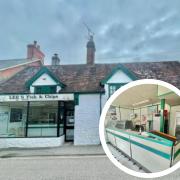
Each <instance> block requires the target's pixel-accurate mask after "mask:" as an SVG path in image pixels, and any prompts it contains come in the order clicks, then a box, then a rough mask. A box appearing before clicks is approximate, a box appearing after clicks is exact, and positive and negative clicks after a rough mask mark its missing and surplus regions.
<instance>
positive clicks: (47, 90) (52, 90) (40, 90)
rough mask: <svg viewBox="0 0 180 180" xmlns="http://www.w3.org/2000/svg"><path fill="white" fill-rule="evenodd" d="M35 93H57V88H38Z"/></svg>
mask: <svg viewBox="0 0 180 180" xmlns="http://www.w3.org/2000/svg"><path fill="white" fill-rule="evenodd" d="M35 93H37V94H52V93H56V86H36V87H35Z"/></svg>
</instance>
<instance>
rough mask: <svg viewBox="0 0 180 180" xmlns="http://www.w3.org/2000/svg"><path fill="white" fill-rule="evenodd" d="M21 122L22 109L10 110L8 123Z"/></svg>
mask: <svg viewBox="0 0 180 180" xmlns="http://www.w3.org/2000/svg"><path fill="white" fill-rule="evenodd" d="M21 120H22V109H17V108H12V109H11V117H10V122H20V121H21Z"/></svg>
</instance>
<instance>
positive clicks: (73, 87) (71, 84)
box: [0, 37, 180, 147]
mask: <svg viewBox="0 0 180 180" xmlns="http://www.w3.org/2000/svg"><path fill="white" fill-rule="evenodd" d="M179 77H180V63H179V62H178V61H169V62H141V63H114V64H96V63H95V44H94V41H93V38H92V37H91V38H90V40H89V41H88V43H87V58H86V63H85V64H73V65H62V64H61V62H60V58H59V57H58V55H57V54H55V55H54V56H53V58H52V65H47V66H45V65H44V66H30V67H26V68H25V69H23V70H21V71H20V72H18V73H17V74H15V75H14V76H13V77H11V78H9V79H8V80H7V81H5V82H3V83H1V84H0V137H1V138H0V147H14V146H16V147H44V146H58V145H62V144H63V143H64V142H65V141H73V142H74V144H75V145H85V144H99V143H100V139H99V117H100V114H101V110H102V108H103V106H104V104H105V102H106V101H107V99H108V98H109V96H110V95H112V94H113V93H114V92H115V91H116V90H117V89H118V88H119V87H121V86H123V85H124V84H126V83H129V82H131V81H134V80H136V79H144V78H155V79H160V80H164V81H167V82H169V83H171V84H173V85H175V86H176V87H178V88H179V87H180V80H179V79H180V78H179Z"/></svg>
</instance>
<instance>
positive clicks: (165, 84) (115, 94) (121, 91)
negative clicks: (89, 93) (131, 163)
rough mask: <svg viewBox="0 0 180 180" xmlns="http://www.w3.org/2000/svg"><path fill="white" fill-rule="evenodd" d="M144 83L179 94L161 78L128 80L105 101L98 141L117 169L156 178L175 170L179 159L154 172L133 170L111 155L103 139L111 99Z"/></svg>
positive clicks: (133, 174) (178, 91)
mask: <svg viewBox="0 0 180 180" xmlns="http://www.w3.org/2000/svg"><path fill="white" fill-rule="evenodd" d="M144 84H154V85H160V86H164V87H166V88H168V89H171V90H172V91H173V92H175V93H176V94H177V95H179V96H180V90H179V89H178V88H176V87H175V86H173V85H171V84H169V83H167V82H164V81H161V80H155V79H142V80H136V81H132V82H129V83H128V84H126V85H124V86H122V87H121V88H119V89H118V90H117V91H116V92H115V93H114V94H113V95H112V96H111V97H110V98H109V99H108V101H107V102H106V103H105V105H104V108H103V110H102V113H101V116H100V122H99V135H100V141H101V144H102V147H103V149H104V151H105V153H106V155H107V156H108V158H109V159H110V160H111V162H112V163H113V164H114V165H115V166H116V167H118V168H119V169H121V170H122V171H124V172H126V173H127V174H129V175H132V176H135V177H141V178H157V177H162V176H165V175H168V174H170V173H172V172H174V171H175V170H177V169H178V168H179V167H180V161H179V162H177V163H176V164H175V165H173V166H172V167H170V168H168V169H166V170H163V171H160V172H156V173H140V172H137V171H134V170H131V169H129V168H127V167H125V166H124V165H122V164H121V163H120V162H118V161H117V160H116V159H115V158H114V156H113V155H112V153H111V152H110V150H109V148H108V146H107V144H106V140H105V133H104V132H105V129H104V121H105V117H106V114H107V111H108V109H109V107H110V105H111V104H112V103H113V101H114V100H115V99H116V98H117V97H118V96H119V95H120V94H121V93H123V92H124V91H126V90H127V89H129V88H132V87H134V86H137V85H144Z"/></svg>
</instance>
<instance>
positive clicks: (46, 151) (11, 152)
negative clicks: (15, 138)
mask: <svg viewBox="0 0 180 180" xmlns="http://www.w3.org/2000/svg"><path fill="white" fill-rule="evenodd" d="M87 155H105V153H104V150H103V149H102V146H101V145H83V146H74V145H73V144H72V143H66V144H64V145H63V146H59V147H51V148H8V149H0V158H13V157H34V156H38V157H40V156H87Z"/></svg>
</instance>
